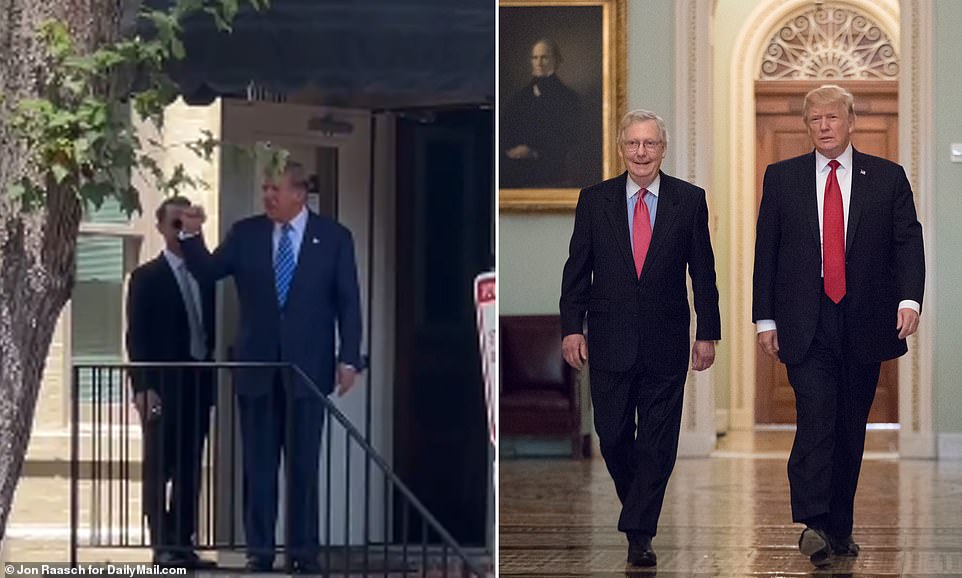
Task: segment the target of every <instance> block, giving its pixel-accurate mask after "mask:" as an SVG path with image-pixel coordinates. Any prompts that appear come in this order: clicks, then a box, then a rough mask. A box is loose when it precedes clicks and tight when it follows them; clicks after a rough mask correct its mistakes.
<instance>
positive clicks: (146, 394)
mask: <svg viewBox="0 0 962 578" xmlns="http://www.w3.org/2000/svg"><path fill="white" fill-rule="evenodd" d="M134 407H136V408H137V413H139V414H140V420H141V421H143V422H148V421H153V420H155V419H157V418H159V417H160V414H161V407H160V396H159V395H157V392H156V391H154V390H152V389H148V390H147V391H138V392H137V393H135V394H134Z"/></svg>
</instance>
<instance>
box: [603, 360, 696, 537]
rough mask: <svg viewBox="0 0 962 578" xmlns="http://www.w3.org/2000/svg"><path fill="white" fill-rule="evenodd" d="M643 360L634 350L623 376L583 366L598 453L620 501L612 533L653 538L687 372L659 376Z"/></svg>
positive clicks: (672, 462) (671, 462) (675, 445)
mask: <svg viewBox="0 0 962 578" xmlns="http://www.w3.org/2000/svg"><path fill="white" fill-rule="evenodd" d="M643 360H644V356H643V355H642V352H639V354H638V361H637V362H636V363H635V366H634V367H632V368H631V369H630V370H629V371H627V372H610V371H601V370H598V369H596V368H594V367H590V365H589V367H590V372H591V403H592V404H593V405H594V420H595V430H596V431H597V432H598V438H599V441H600V443H601V455H602V456H603V457H604V459H605V464H606V465H607V466H608V472H609V473H610V474H611V477H612V479H613V480H614V482H615V491H616V492H617V493H618V499H620V500H621V516H620V518H619V519H618V530H620V531H622V532H625V533H627V534H629V535H630V534H645V535H648V536H654V535H655V533H656V531H657V528H658V517H659V516H660V515H661V506H662V502H663V501H664V499H665V489H666V488H667V487H668V478H669V476H671V471H672V469H673V468H674V466H675V456H676V454H677V453H678V433H679V430H680V428H681V410H682V401H683V399H684V392H685V377H686V374H687V371H683V372H680V373H677V374H670V375H660V374H658V373H655V372H653V371H651V370H650V369H649V368H648V367H646V364H645V363H644V361H643ZM636 416H637V426H636V422H635V419H636Z"/></svg>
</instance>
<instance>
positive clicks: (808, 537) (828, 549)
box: [798, 528, 832, 568]
mask: <svg viewBox="0 0 962 578" xmlns="http://www.w3.org/2000/svg"><path fill="white" fill-rule="evenodd" d="M798 549H799V551H800V552H801V553H802V554H804V555H806V556H808V559H809V560H810V561H811V562H812V564H814V565H815V566H817V567H819V568H821V567H822V566H828V565H829V564H831V563H832V546H831V544H830V543H829V539H828V535H827V534H826V533H825V532H824V531H823V530H819V529H817V528H805V529H804V530H802V535H801V536H799V537H798Z"/></svg>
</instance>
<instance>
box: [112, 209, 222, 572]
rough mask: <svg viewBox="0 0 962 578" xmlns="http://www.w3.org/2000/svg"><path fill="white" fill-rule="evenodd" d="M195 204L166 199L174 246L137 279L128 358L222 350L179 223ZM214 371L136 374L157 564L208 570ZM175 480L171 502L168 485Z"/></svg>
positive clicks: (168, 234) (210, 290) (130, 302)
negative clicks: (201, 506)
mask: <svg viewBox="0 0 962 578" xmlns="http://www.w3.org/2000/svg"><path fill="white" fill-rule="evenodd" d="M188 206H190V201H189V200H187V199H186V198H183V197H172V198H169V199H167V200H165V201H164V202H163V203H162V204H161V205H160V207H159V208H158V209H157V213H156V217H157V230H158V231H159V232H160V234H161V235H163V237H164V241H165V243H166V247H165V248H164V250H163V252H162V253H161V254H160V255H158V256H157V257H156V258H155V259H153V260H152V261H149V262H147V263H144V264H143V265H141V266H140V267H138V268H137V269H135V270H134V272H133V273H132V274H131V276H130V285H129V290H128V293H127V353H128V356H129V358H130V360H131V361H152V362H188V363H189V362H196V361H210V359H211V352H212V351H213V347H214V287H213V285H212V284H211V283H210V282H209V281H205V280H204V279H202V278H201V279H198V278H195V277H194V276H193V275H191V274H190V273H189V272H188V271H187V268H186V266H185V264H184V260H183V255H182V253H181V250H180V242H179V241H178V240H177V229H176V227H175V223H176V221H177V220H178V219H179V218H180V213H181V212H182V211H183V209H184V208H186V207H188ZM212 377H213V376H212V374H211V373H210V372H209V371H202V370H197V369H149V370H133V371H132V372H131V384H132V387H133V389H134V403H135V405H136V407H137V411H138V412H139V413H140V417H141V421H142V426H143V431H144V477H143V480H144V481H143V488H144V511H145V514H146V515H147V520H148V524H149V526H150V537H151V542H152V543H153V545H154V563H156V564H158V565H162V566H181V567H187V568H205V567H210V566H213V565H214V564H213V562H210V561H208V560H203V559H201V558H199V557H198V556H197V554H196V553H195V552H194V550H193V545H194V532H195V530H196V528H197V501H198V492H199V488H200V467H201V452H202V449H203V447H204V440H205V438H206V437H207V433H208V430H209V427H210V409H211V406H212V405H213V403H214V397H215V391H214V383H213V379H212ZM168 483H170V486H171V488H170V499H169V502H168V498H167V496H168V492H167V484H168Z"/></svg>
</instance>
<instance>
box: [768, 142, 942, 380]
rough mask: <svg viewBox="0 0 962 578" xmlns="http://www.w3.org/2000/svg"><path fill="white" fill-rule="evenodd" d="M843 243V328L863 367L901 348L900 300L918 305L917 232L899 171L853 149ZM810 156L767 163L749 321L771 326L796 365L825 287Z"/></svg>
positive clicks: (921, 259) (921, 264)
mask: <svg viewBox="0 0 962 578" xmlns="http://www.w3.org/2000/svg"><path fill="white" fill-rule="evenodd" d="M852 165H853V166H852V169H853V170H852V196H851V199H850V202H849V215H848V230H847V232H846V238H845V285H846V296H845V300H846V302H847V313H846V326H847V328H848V337H849V343H848V344H847V345H848V346H849V347H850V351H851V352H852V354H853V355H854V356H855V358H856V360H858V361H859V362H861V363H872V362H877V361H883V360H886V359H892V358H895V357H898V356H900V355H902V354H904V353H905V352H906V350H907V348H906V345H905V341H903V340H900V339H899V338H898V330H897V329H896V328H895V325H896V321H897V318H898V317H897V316H898V304H899V302H900V301H902V300H903V299H911V300H913V301H917V302H918V303H920V304H921V303H922V292H923V286H924V284H925V255H924V253H923V249H922V225H921V224H919V221H918V219H917V218H916V215H915V202H914V200H913V198H912V188H911V186H910V185H909V181H908V179H907V178H906V176H905V171H904V170H903V169H902V167H901V166H899V165H897V164H895V163H893V162H891V161H888V160H885V159H883V158H879V157H874V156H871V155H866V154H862V153H860V152H858V151H854V152H853V156H852ZM817 194H818V193H817V190H816V185H815V153H814V151H813V152H810V153H808V154H806V155H802V156H800V157H796V158H793V159H788V160H785V161H781V162H778V163H775V164H772V165H769V167H768V169H767V170H766V171H765V180H764V186H763V190H762V202H761V207H760V208H759V211H758V226H757V230H756V236H755V276H754V283H753V285H754V295H753V297H754V298H753V303H752V321H758V320H759V319H774V320H775V324H776V326H777V329H778V346H779V357H780V358H781V360H782V361H783V362H785V363H798V362H800V361H801V360H802V358H803V357H804V356H805V354H806V352H807V351H808V348H809V346H810V345H811V343H812V338H813V337H814V335H815V328H816V325H817V323H818V312H819V303H820V300H821V296H822V292H823V288H822V276H821V267H822V254H821V235H820V233H819V227H818V199H817Z"/></svg>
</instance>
